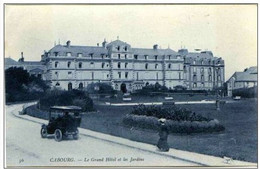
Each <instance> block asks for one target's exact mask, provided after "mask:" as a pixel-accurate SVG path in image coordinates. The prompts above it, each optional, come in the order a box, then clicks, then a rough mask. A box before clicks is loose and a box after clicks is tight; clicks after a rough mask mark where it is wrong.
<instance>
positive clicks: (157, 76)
mask: <svg viewBox="0 0 260 169" xmlns="http://www.w3.org/2000/svg"><path fill="white" fill-rule="evenodd" d="M158 79H159V74H158V72H156V80H158Z"/></svg>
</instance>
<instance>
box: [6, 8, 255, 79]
mask: <svg viewBox="0 0 260 169" xmlns="http://www.w3.org/2000/svg"><path fill="white" fill-rule="evenodd" d="M117 36H119V39H120V40H122V41H125V42H127V43H129V44H130V45H131V46H132V47H143V48H152V46H153V45H154V44H158V45H159V46H161V48H167V47H168V45H169V46H170V48H171V49H173V50H175V51H178V49H180V48H181V46H182V47H185V48H187V49H188V50H189V51H194V49H197V48H199V49H202V50H211V51H212V52H213V54H214V55H215V56H218V57H222V58H223V59H224V60H225V70H226V74H225V77H226V80H228V78H229V77H230V76H231V75H232V74H233V73H234V72H235V71H242V70H244V68H246V67H250V66H256V65H257V6H256V5H6V6H5V57H9V56H10V57H11V58H13V59H15V60H18V58H19V57H20V53H21V51H23V52H24V56H25V60H27V61H29V60H36V61H37V60H40V56H41V54H42V53H43V51H44V50H49V49H51V48H52V47H53V46H54V42H55V41H56V43H58V42H59V39H60V42H61V44H65V43H66V41H67V40H70V41H71V45H86V46H95V45H96V44H97V43H101V42H102V41H103V40H104V38H106V39H107V41H109V42H110V41H111V40H115V39H117Z"/></svg>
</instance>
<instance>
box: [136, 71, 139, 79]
mask: <svg viewBox="0 0 260 169" xmlns="http://www.w3.org/2000/svg"><path fill="white" fill-rule="evenodd" d="M136 79H137V80H139V73H138V72H136Z"/></svg>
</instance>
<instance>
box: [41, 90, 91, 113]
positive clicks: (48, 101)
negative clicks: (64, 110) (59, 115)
mask: <svg viewBox="0 0 260 169" xmlns="http://www.w3.org/2000/svg"><path fill="white" fill-rule="evenodd" d="M39 104H40V108H41V109H43V110H49V108H50V107H51V106H54V105H56V106H71V105H76V106H79V107H81V108H82V110H83V111H93V110H94V104H93V101H92V100H91V99H90V98H89V97H88V96H87V95H86V93H85V92H83V91H80V90H72V91H61V90H50V91H48V92H47V93H46V95H45V96H44V97H42V98H41V99H40V102H39Z"/></svg>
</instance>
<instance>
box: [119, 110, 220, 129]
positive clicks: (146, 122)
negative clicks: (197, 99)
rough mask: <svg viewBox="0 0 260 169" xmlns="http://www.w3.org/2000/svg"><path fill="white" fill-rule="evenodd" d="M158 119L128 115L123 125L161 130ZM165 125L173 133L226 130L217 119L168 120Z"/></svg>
mask: <svg viewBox="0 0 260 169" xmlns="http://www.w3.org/2000/svg"><path fill="white" fill-rule="evenodd" d="M158 119H159V118H156V117H152V116H145V115H133V114H127V115H126V116H125V117H124V118H123V123H124V124H125V125H128V126H134V127H140V128H146V129H154V130H159V128H160V123H159V122H158ZM165 125H166V126H167V127H168V129H169V131H170V132H171V133H188V134H189V133H200V132H218V131H223V130H224V129H225V128H224V126H222V125H221V124H220V123H219V122H218V120H216V119H214V120H210V121H174V120H166V122H165Z"/></svg>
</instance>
